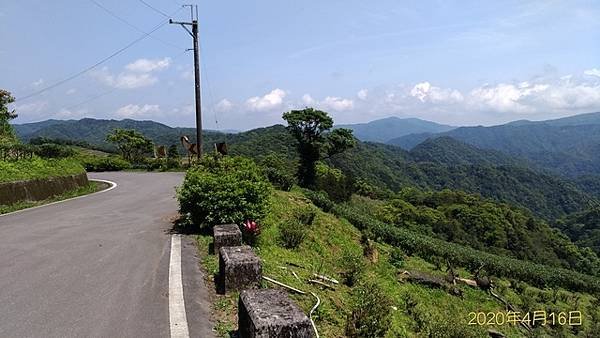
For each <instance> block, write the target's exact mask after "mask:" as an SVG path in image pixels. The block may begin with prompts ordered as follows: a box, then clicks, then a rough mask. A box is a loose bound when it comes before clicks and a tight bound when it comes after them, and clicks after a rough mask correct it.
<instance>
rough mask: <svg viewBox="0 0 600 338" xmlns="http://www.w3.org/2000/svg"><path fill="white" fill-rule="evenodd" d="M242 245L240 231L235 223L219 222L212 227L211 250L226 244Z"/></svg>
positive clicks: (215, 251) (215, 250) (216, 251)
mask: <svg viewBox="0 0 600 338" xmlns="http://www.w3.org/2000/svg"><path fill="white" fill-rule="evenodd" d="M240 245H242V232H241V231H240V227H239V226H237V225H236V224H220V225H215V226H214V227H213V252H214V253H218V252H219V249H221V248H224V247H227V246H240Z"/></svg>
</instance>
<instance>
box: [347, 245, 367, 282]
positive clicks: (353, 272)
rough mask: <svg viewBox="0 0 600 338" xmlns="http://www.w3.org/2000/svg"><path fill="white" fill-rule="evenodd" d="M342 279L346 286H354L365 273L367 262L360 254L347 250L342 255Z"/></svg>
mask: <svg viewBox="0 0 600 338" xmlns="http://www.w3.org/2000/svg"><path fill="white" fill-rule="evenodd" d="M341 260H342V277H343V278H344V284H346V285H348V286H354V284H356V282H358V280H359V278H360V276H361V275H362V274H363V272H364V271H365V261H364V260H363V256H362V254H361V253H359V252H355V251H352V250H348V249H346V250H345V251H344V252H343V254H342V258H341Z"/></svg>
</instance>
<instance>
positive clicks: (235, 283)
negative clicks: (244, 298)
mask: <svg viewBox="0 0 600 338" xmlns="http://www.w3.org/2000/svg"><path fill="white" fill-rule="evenodd" d="M261 280H262V264H261V262H260V258H258V256H257V255H256V254H255V253H254V251H252V248H250V247H249V246H247V245H244V246H233V247H222V248H221V249H219V283H218V285H219V291H220V292H221V293H226V292H229V291H235V290H244V289H252V288H259V287H260V284H261Z"/></svg>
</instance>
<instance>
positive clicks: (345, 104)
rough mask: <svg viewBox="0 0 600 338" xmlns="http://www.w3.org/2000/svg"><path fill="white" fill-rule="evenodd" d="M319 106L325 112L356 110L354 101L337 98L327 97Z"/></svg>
mask: <svg viewBox="0 0 600 338" xmlns="http://www.w3.org/2000/svg"><path fill="white" fill-rule="evenodd" d="M319 106H321V107H322V108H323V109H325V110H335V111H344V110H350V109H352V108H354V101H352V100H350V99H343V98H340V97H335V96H327V97H326V98H325V100H323V101H321V102H319Z"/></svg>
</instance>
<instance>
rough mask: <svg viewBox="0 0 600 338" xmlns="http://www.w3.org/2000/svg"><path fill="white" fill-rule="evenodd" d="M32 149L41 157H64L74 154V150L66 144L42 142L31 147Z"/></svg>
mask: <svg viewBox="0 0 600 338" xmlns="http://www.w3.org/2000/svg"><path fill="white" fill-rule="evenodd" d="M33 151H34V153H35V154H36V155H38V156H39V157H41V158H65V157H71V156H74V155H75V150H73V148H71V147H68V146H61V145H58V144H52V143H44V144H40V145H37V146H35V147H33Z"/></svg>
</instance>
